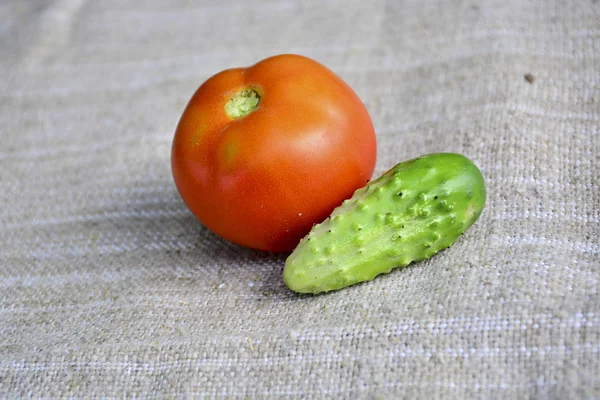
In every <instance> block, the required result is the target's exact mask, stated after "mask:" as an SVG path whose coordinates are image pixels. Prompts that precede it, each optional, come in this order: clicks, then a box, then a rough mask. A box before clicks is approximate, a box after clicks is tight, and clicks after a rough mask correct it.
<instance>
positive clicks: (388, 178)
mask: <svg viewBox="0 0 600 400" xmlns="http://www.w3.org/2000/svg"><path fill="white" fill-rule="evenodd" d="M485 200H486V192H485V183H484V181H483V176H482V175H481V172H480V171H479V169H478V168H477V167H476V166H475V164H473V163H472V162H471V160H469V159H468V158H466V157H464V156H462V155H460V154H454V153H438V154H430V155H426V156H422V157H418V158H415V159H412V160H409V161H405V162H401V163H400V164H397V165H396V166H395V167H394V168H392V169H391V170H389V171H387V172H386V173H385V174H383V175H382V176H381V177H379V178H378V179H377V180H375V181H372V182H370V183H369V184H367V186H365V187H363V188H361V189H358V190H357V191H356V192H355V193H354V195H353V196H352V198H351V199H349V200H345V201H344V202H343V203H342V205H340V206H339V207H337V208H336V209H335V210H334V211H333V212H332V214H331V215H330V216H329V217H328V218H327V219H326V220H325V221H324V222H322V223H321V224H318V225H315V226H314V227H313V229H312V230H311V231H310V233H309V234H308V235H307V236H306V237H304V238H303V239H302V240H301V241H300V243H299V244H298V246H297V247H296V249H295V250H294V251H293V253H292V254H291V255H290V256H289V257H288V259H287V260H286V263H285V268H284V271H283V279H284V281H285V283H286V285H287V286H288V287H289V288H290V289H291V290H293V291H295V292H299V293H320V292H328V291H332V290H338V289H341V288H344V287H346V286H350V285H353V284H355V283H359V282H363V281H369V280H371V279H373V278H375V277H376V276H377V275H379V274H382V273H388V272H390V271H391V270H392V269H393V268H395V267H403V266H406V265H408V264H410V263H411V262H413V261H419V260H424V259H427V258H429V257H431V256H433V255H434V254H436V253H437V252H438V251H440V250H443V249H446V248H448V247H450V246H451V245H452V244H454V242H455V241H456V239H458V237H459V236H460V235H461V234H462V233H463V232H464V231H465V230H466V229H468V228H469V227H470V226H471V225H472V224H473V223H474V222H475V221H476V220H477V218H479V216H480V215H481V212H482V211H483V207H484V206H485Z"/></svg>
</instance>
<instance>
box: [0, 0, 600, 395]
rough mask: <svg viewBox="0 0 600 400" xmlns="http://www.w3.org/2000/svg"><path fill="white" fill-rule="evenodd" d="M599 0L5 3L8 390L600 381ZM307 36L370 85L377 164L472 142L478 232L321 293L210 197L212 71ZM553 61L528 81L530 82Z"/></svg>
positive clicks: (308, 389)
mask: <svg viewBox="0 0 600 400" xmlns="http://www.w3.org/2000/svg"><path fill="white" fill-rule="evenodd" d="M599 12H600V2H598V1H596V0H582V1H572V2H567V1H560V0H556V1H523V0H511V1H485V2H478V1H456V2H447V1H442V0H440V1H437V2H433V1H431V2H423V1H420V0H412V1H398V0H387V1H385V0H378V1H363V0H350V1H341V0H340V1H336V0H333V1H332V0H328V1H321V0H309V1H307V2H299V1H298V2H295V1H291V0H287V1H276V0H262V1H254V2H246V1H239V2H238V1H233V0H227V1H223V2H216V1H215V2H212V1H205V2H192V1H179V2H173V1H169V2H167V1H165V2H160V1H150V2H148V1H141V0H140V1H127V2H121V1H116V0H115V1H79V0H77V1H76V0H72V1H70V0H64V1H46V2H44V1H37V2H33V1H31V2H30V1H20V0H12V1H4V2H2V4H1V5H0V18H1V20H0V22H1V23H0V34H1V41H0V51H1V53H0V66H1V79H0V88H1V92H0V118H1V125H0V129H1V130H0V135H1V138H0V139H1V140H0V243H1V245H0V397H8V398H17V397H63V396H75V397H95V396H107V397H111V396H119V397H121V396H126V397H133V396H135V397H138V396H139V397H159V398H168V397H175V398H179V397H211V398H212V397H216V398H283V397H294V398H329V397H331V398H385V399H395V398H425V399H427V398H431V397H448V398H457V399H462V398H472V397H478V398H479V397H484V398H556V399H566V398H593V397H597V396H600V354H599V350H600V295H599V293H598V290H599V278H600V260H599V250H600V244H599V240H598V237H599V235H600V229H599V219H600V212H599V209H600V204H599V196H598V194H599V190H598V186H599V185H598V173H599V169H598V167H597V164H598V162H600V158H599V157H600V152H599V150H600V145H599V118H600V116H599V114H600V112H599V110H600V89H599V88H600V18H599ZM284 52H293V53H300V54H304V55H307V56H309V57H312V58H315V59H316V60H318V61H320V62H322V63H324V64H326V65H327V66H329V67H330V68H331V69H333V70H334V71H335V72H337V73H338V74H339V75H340V76H341V77H342V78H344V79H345V80H346V81H347V82H348V83H349V84H350V85H351V86H352V87H353V88H354V89H355V90H356V92H357V93H358V94H359V96H360V97H361V98H362V99H363V101H364V102H365V104H366V106H367V107H368V109H369V112H370V113H371V116H372V118H373V122H374V125H375V128H376V131H377V135H378V145H379V146H378V161H377V169H376V172H375V174H376V175H379V174H381V173H382V172H384V171H385V170H387V169H388V168H390V167H392V166H393V165H394V164H396V163H397V162H399V161H401V160H405V159H408V158H411V157H415V156H418V155H421V154H425V153H432V152H438V151H453V152H459V153H463V154H465V155H467V156H468V157H470V158H471V159H473V160H474V161H475V162H476V163H477V164H478V165H479V166H480V167H481V169H482V172H483V173H484V175H485V177H486V180H487V184H488V194H489V195H488V203H487V208H486V209H485V211H484V213H483V215H482V217H481V219H480V220H479V221H478V222H477V223H476V224H475V225H474V226H473V227H472V229H471V230H469V231H468V233H467V234H465V236H464V237H462V238H461V239H460V240H459V241H458V242H457V244H456V245H455V246H453V247H452V248H451V249H449V250H448V251H445V252H443V253H441V254H439V255H437V256H436V257H434V258H433V259H431V260H429V261H427V262H422V263H418V264H416V265H413V266H411V267H408V268H405V269H400V270H396V271H394V272H393V273H391V274H389V275H387V276H383V277H380V278H377V279H376V280H375V281H373V282H370V283H366V284H362V285H357V286H354V287H351V288H348V289H345V290H342V291H340V292H336V293H332V294H329V295H322V296H298V295H296V294H294V293H292V292H290V291H288V290H287V288H286V287H285V285H284V283H283V281H282V279H281V272H282V268H283V264H284V261H285V256H284V255H272V254H265V253H260V252H257V251H253V250H248V249H244V248H240V247H237V246H235V245H232V244H229V243H227V242H225V241H223V240H221V239H219V238H217V237H215V236H214V235H213V234H211V233H209V232H208V231H207V230H205V229H204V228H203V227H202V226H201V225H200V224H199V223H198V222H197V221H196V220H195V219H194V218H193V217H192V216H191V214H190V213H189V212H188V211H187V209H186V208H185V206H184V205H183V203H182V201H181V200H180V198H179V196H178V194H177V191H176V189H175V187H174V184H173V181H172V178H171V172H170V164H169V157H170V145H171V139H172V135H173V132H174V128H175V126H176V124H177V122H178V119H179V116H180V114H181V111H182V110H183V107H184V106H185V104H186V103H187V101H188V99H189V97H190V96H191V95H192V93H193V92H194V91H195V89H196V88H197V86H198V85H199V84H200V83H201V82H202V81H204V80H205V79H206V78H208V77H209V76H210V75H212V74H213V73H215V72H217V71H219V70H221V69H224V68H228V67H232V66H244V65H249V64H252V63H254V62H256V61H258V60H260V59H262V58H264V57H267V56H270V55H274V54H278V53H284ZM528 74H530V75H528Z"/></svg>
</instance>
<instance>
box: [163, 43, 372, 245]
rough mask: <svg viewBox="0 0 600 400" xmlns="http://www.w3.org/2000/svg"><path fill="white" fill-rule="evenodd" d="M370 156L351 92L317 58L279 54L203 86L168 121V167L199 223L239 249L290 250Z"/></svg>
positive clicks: (361, 112)
mask: <svg viewBox="0 0 600 400" xmlns="http://www.w3.org/2000/svg"><path fill="white" fill-rule="evenodd" d="M375 159H376V138H375V132H374V130H373V124H372V122H371V119H370V117H369V114H368V112H367V110H366V108H365V106H364V105H363V103H362V102H361V101H360V99H359V98H358V96H357V95H356V94H355V93H354V92H353V91H352V89H351V88H350V87H349V86H348V85H347V84H346V83H344V82H343V81H342V80H341V79H340V78H339V77H338V76H337V75H335V74H334V73H333V72H331V71H330V70H329V69H327V68H326V67H324V66H323V65H321V64H319V63H318V62H316V61H314V60H311V59H309V58H306V57H303V56H299V55H289V54H286V55H278V56H274V57H271V58H267V59H265V60H262V61H260V62H258V63H257V64H255V65H253V66H251V67H248V68H234V69H228V70H225V71H222V72H219V73H218V74H216V75H214V76H212V77H211V78H209V79H208V80H207V81H206V82H204V83H203V84H202V85H201V86H200V87H199V88H198V90H197V91H196V92H195V94H194V95H193V96H192V98H191V100H190V102H189V103H188V105H187V107H186V108H185V110H184V112H183V115H182V116H181V119H180V121H179V124H178V125H177V129H176V132H175V137H174V140H173V147H172V154H171V167H172V172H173V177H174V180H175V184H176V186H177V189H178V191H179V193H180V195H181V197H182V199H183V201H184V202H185V204H186V205H187V206H188V207H189V209H190V210H191V211H192V213H193V214H194V215H195V216H196V217H197V218H198V220H200V222H202V224H204V226H206V227H207V228H208V229H210V230H211V231H213V232H214V233H216V234H217V235H219V236H221V237H223V238H225V239H227V240H229V241H231V242H233V243H237V244H240V245H242V246H247V247H252V248H255V249H259V250H266V251H289V250H292V249H293V248H294V247H295V246H296V245H297V244H298V241H299V240H300V239H301V238H302V237H303V236H304V235H305V234H307V233H308V231H309V230H310V228H311V227H312V225H313V224H314V223H318V222H320V221H322V220H323V219H325V218H326V217H327V216H328V215H329V214H330V213H331V211H332V210H333V209H334V208H335V207H336V206H338V205H339V204H340V203H341V202H342V201H343V200H344V199H346V198H349V197H351V196H352V194H353V192H354V191H355V190H356V189H358V188H360V187H362V186H364V185H365V184H366V182H367V181H368V180H369V178H370V177H371V175H372V173H373V169H374V167H375Z"/></svg>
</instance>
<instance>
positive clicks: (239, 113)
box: [225, 88, 261, 119]
mask: <svg viewBox="0 0 600 400" xmlns="http://www.w3.org/2000/svg"><path fill="white" fill-rule="evenodd" d="M260 97H261V96H260V93H259V92H258V91H257V90H256V89H253V88H247V89H243V90H241V91H239V92H237V93H236V94H234V95H233V96H232V97H231V98H230V99H229V101H228V102H227V104H225V113H226V114H227V116H228V117H229V118H231V119H238V118H242V117H245V116H246V115H248V114H250V113H251V112H252V111H254V110H255V109H256V107H258V103H260Z"/></svg>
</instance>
